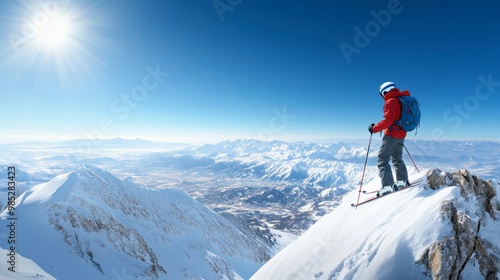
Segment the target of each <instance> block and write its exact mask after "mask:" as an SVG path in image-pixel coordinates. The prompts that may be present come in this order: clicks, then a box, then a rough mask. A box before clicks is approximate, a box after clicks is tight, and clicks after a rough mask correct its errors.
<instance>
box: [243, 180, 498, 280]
mask: <svg viewBox="0 0 500 280" xmlns="http://www.w3.org/2000/svg"><path fill="white" fill-rule="evenodd" d="M419 179H426V176H425V172H422V173H420V174H417V175H415V176H412V177H411V178H410V180H413V181H415V180H419ZM377 187H378V186H377V185H376V183H370V184H367V185H366V187H365V189H366V190H371V189H376V188H377ZM498 191H499V189H498V186H497V192H498ZM357 196H358V191H357V190H356V191H352V192H351V193H350V194H348V195H346V196H345V198H344V200H343V202H342V204H341V205H340V206H339V207H338V208H336V209H335V210H334V211H333V212H331V213H329V214H327V215H326V216H324V217H323V218H322V219H320V220H319V221H318V222H316V223H315V224H314V225H313V226H312V227H311V228H310V229H309V230H307V231H306V232H305V233H304V234H303V235H302V236H300V237H299V238H298V239H297V240H296V241H295V242H293V243H292V244H290V245H289V246H287V247H286V248H285V249H283V250H282V251H280V252H279V253H278V254H277V255H275V256H274V257H273V258H272V259H271V260H270V261H269V262H268V263H266V264H265V265H264V266H263V267H262V268H261V269H260V270H259V271H258V272H257V273H256V274H254V275H253V276H252V278H251V279H252V280H264V279H270V280H271V279H272V280H278V279H283V280H285V279H297V280H301V279H318V280H320V279H384V280H390V279H394V280H397V279H429V276H425V275H424V274H423V272H424V271H425V267H423V265H421V264H416V263H415V262H416V261H417V260H419V259H420V257H421V255H422V254H423V252H424V250H425V249H426V248H427V247H428V246H429V245H430V244H432V243H433V242H435V241H437V240H439V239H441V238H442V237H444V236H447V235H451V234H452V230H453V229H452V225H451V224H450V223H449V221H446V220H445V219H443V218H442V215H441V213H440V211H439V209H440V208H439V207H440V204H441V202H443V201H444V200H452V199H457V200H459V201H460V203H461V205H462V211H466V210H469V211H467V212H468V213H474V211H470V210H471V209H468V208H473V207H474V206H473V204H472V202H471V201H465V200H464V199H463V198H462V197H461V196H460V189H459V188H457V187H444V188H440V189H438V190H432V189H424V188H423V186H422V185H420V186H418V187H412V188H409V189H406V190H402V191H401V192H397V193H393V194H390V195H388V196H386V197H383V198H382V199H378V200H375V201H373V202H370V203H367V204H365V205H360V206H359V207H357V208H354V207H352V206H351V203H355V202H356V200H357ZM368 196H370V195H368V194H361V200H363V199H365V198H366V197H368ZM473 218H474V217H473ZM488 224H489V225H488V227H486V228H487V229H486V228H485V230H484V231H482V232H481V236H482V237H484V238H488V240H489V241H490V242H493V243H494V244H497V246H498V244H500V236H498V232H499V231H498V230H499V229H500V227H499V223H498V222H497V221H493V220H491V219H490V220H489V223H488ZM462 275H463V276H467V278H463V279H481V278H482V276H481V275H480V274H479V271H478V269H477V266H476V267H474V266H473V265H470V264H469V265H467V267H466V268H465V269H464V271H463V274H462ZM469 277H471V278H469ZM477 277H479V278H477Z"/></svg>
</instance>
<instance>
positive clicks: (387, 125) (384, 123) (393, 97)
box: [373, 88, 410, 138]
mask: <svg viewBox="0 0 500 280" xmlns="http://www.w3.org/2000/svg"><path fill="white" fill-rule="evenodd" d="M399 96H410V92H409V91H407V90H404V91H399V89H397V88H394V89H391V90H390V91H389V92H388V93H386V94H385V96H384V100H385V104H384V119H383V120H381V121H380V122H379V123H377V124H376V125H375V126H374V127H373V133H376V132H380V131H382V130H384V129H385V132H384V135H388V136H392V137H394V138H405V137H406V131H404V130H403V129H402V128H401V127H400V126H399V125H395V124H394V122H396V121H397V120H399V119H400V118H401V102H400V101H399V99H398V98H397V97H399Z"/></svg>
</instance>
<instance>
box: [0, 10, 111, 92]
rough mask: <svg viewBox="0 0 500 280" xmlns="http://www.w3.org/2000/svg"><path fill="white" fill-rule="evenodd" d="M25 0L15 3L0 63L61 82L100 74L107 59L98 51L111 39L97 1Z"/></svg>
mask: <svg viewBox="0 0 500 280" xmlns="http://www.w3.org/2000/svg"><path fill="white" fill-rule="evenodd" d="M27 2H28V1H26V4H17V5H16V6H15V8H18V10H17V15H16V16H12V18H11V20H10V21H9V22H8V26H9V30H10V32H9V35H8V37H9V42H8V43H7V44H5V43H4V44H3V45H2V44H1V43H0V51H1V52H5V53H6V54H8V55H6V58H5V63H3V65H1V68H0V69H2V70H4V69H8V71H9V73H12V74H13V75H14V77H15V78H16V79H18V78H19V77H21V76H26V77H28V76H30V75H32V77H34V78H35V79H36V81H47V80H51V81H55V80H58V82H59V83H60V84H61V85H73V84H74V82H75V81H81V80H82V79H83V78H87V77H91V78H95V77H99V76H101V77H102V76H103V74H102V73H103V71H105V70H106V69H107V65H106V63H105V62H104V60H103V58H102V57H103V56H102V52H105V51H108V50H109V49H111V48H113V46H114V41H113V40H110V39H109V36H108V33H107V27H108V26H109V22H108V21H107V20H106V19H104V18H103V17H102V16H99V15H100V14H99V11H100V10H99V8H100V7H101V6H100V5H84V4H82V3H80V1H30V3H27ZM23 3H24V2H23ZM13 7H14V6H13ZM13 11H14V9H13ZM40 83H41V82H40Z"/></svg>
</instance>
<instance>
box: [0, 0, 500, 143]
mask: <svg viewBox="0 0 500 280" xmlns="http://www.w3.org/2000/svg"><path fill="white" fill-rule="evenodd" d="M40 3H45V4H40ZM499 8H500V2H498V1H493V0H489V1H475V2H473V1H453V2H449V1H446V2H444V1H415V0H414V1H409V0H406V1H403V0H402V1H395V0H391V1H323V0H320V1H314V2H310V1H263V0H252V1H249V0H220V1H219V0H216V1H193V0H174V1H172V0H170V1H169V0H165V1H70V0H53V1H52V0H47V1H31V2H30V1H9V2H8V3H4V4H3V5H2V7H0V20H1V21H2V24H1V25H0V34H1V36H2V40H1V41H2V42H3V44H2V45H1V49H0V54H1V55H2V58H4V59H3V61H2V64H1V67H2V75H1V77H0V84H2V89H1V91H0V94H1V96H2V100H4V106H3V110H2V113H3V114H4V117H3V120H4V121H3V123H2V127H1V128H0V131H1V134H2V137H0V141H2V142H9V141H20V140H32V139H37V140H47V139H54V140H56V139H70V138H93V137H99V138H100V137H102V138H114V137H124V138H144V139H151V140H165V141H187V142H213V141H219V140H225V139H235V138H259V139H264V140H275V139H282V140H305V141H310V140H313V141H317V140H324V139H332V138H359V137H366V138H368V136H369V134H368V132H367V126H368V125H369V124H370V123H372V122H377V121H379V120H380V119H381V117H382V105H383V102H382V100H381V98H380V97H379V95H378V87H379V85H380V84H381V83H383V82H385V81H393V82H395V83H396V84H397V85H398V87H399V88H401V89H408V90H410V92H411V93H412V94H413V95H414V96H416V97H417V98H418V99H419V101H420V103H421V109H422V124H421V127H420V129H419V131H418V135H417V136H414V135H413V134H410V136H409V137H410V138H412V139H419V138H421V139H424V138H426V139H429V138H431V139H458V138H460V139H463V138H474V139H500V129H499V128H500V125H499V123H498V109H497V107H498V106H499V105H500V68H499V67H498V65H500V63H499V62H500V56H499V52H498V50H500V36H499V35H500V34H499V32H500V31H499V30H500V18H499V17H498V16H497V11H498V10H499ZM47 34H48V35H47ZM51 34H53V35H51Z"/></svg>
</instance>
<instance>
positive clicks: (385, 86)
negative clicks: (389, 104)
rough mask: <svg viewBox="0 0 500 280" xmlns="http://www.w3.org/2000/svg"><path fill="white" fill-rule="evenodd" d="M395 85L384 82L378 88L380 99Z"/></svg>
mask: <svg viewBox="0 0 500 280" xmlns="http://www.w3.org/2000/svg"><path fill="white" fill-rule="evenodd" d="M395 87H396V85H395V84H394V83H393V82H385V83H383V84H382V85H381V86H380V89H379V93H380V95H381V96H382V97H384V95H385V94H386V93H387V92H389V91H390V90H391V89H393V88H395Z"/></svg>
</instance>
